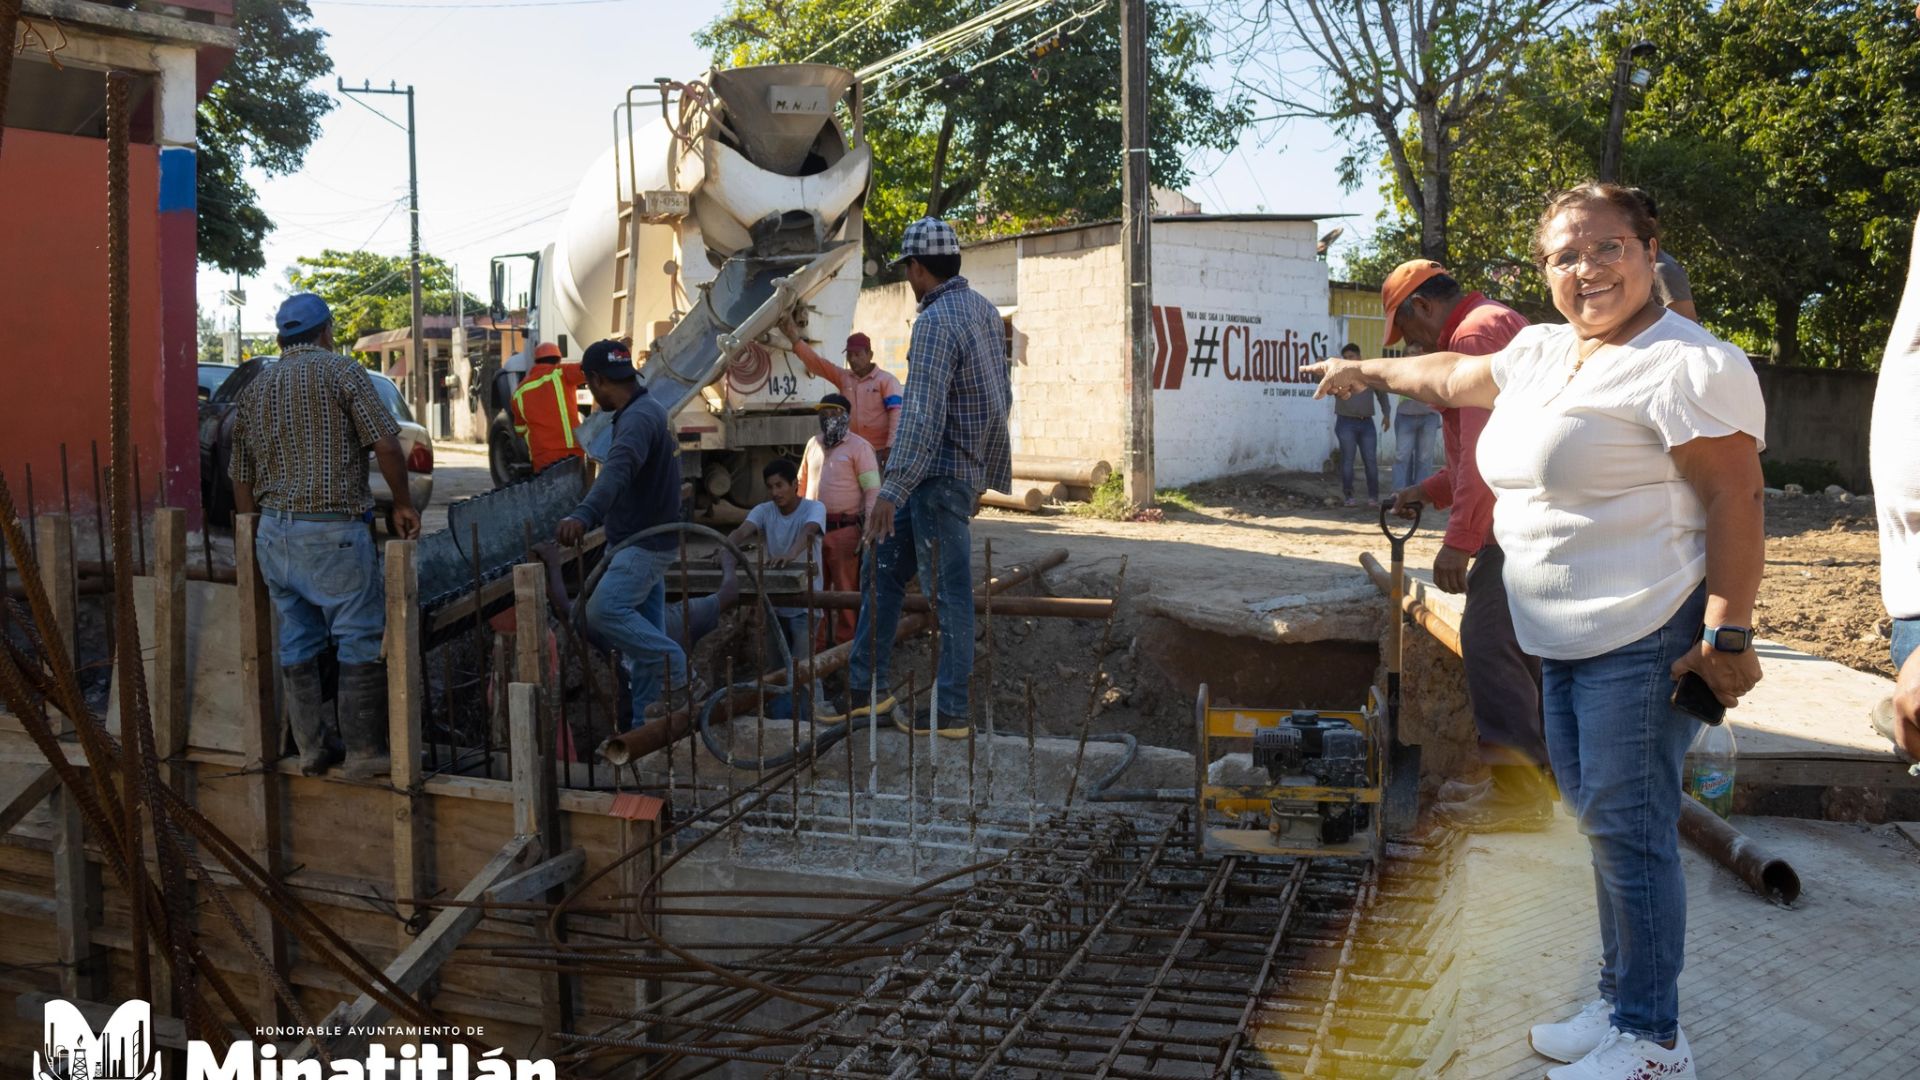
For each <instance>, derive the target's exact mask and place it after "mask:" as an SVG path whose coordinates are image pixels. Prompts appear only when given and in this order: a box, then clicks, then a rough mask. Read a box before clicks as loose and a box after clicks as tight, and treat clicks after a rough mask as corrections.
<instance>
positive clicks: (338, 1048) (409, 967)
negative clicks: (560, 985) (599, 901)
mask: <svg viewBox="0 0 1920 1080" xmlns="http://www.w3.org/2000/svg"><path fill="white" fill-rule="evenodd" d="M538 848H539V842H538V841H537V840H536V839H535V838H534V837H531V836H516V837H514V838H513V839H511V840H508V841H507V843H506V846H505V847H502V848H501V849H500V853H499V854H498V855H495V856H494V857H493V859H492V860H491V861H490V862H488V863H487V865H486V866H484V867H482V868H481V870H480V872H479V873H478V874H475V875H474V877H473V880H471V881H469V882H467V884H466V887H465V888H463V889H461V890H460V894H459V895H458V896H457V897H455V899H457V900H461V901H474V900H479V899H480V898H481V897H483V896H484V895H485V894H486V892H487V890H488V889H491V888H493V887H494V886H495V885H497V884H499V883H500V882H501V881H503V880H505V879H506V878H508V877H511V876H512V875H514V874H516V873H517V872H518V871H519V869H520V867H521V866H523V865H525V864H526V862H527V861H528V860H529V859H531V858H532V857H533V854H534V852H535V851H536V850H538ZM484 914H485V910H484V909H482V908H478V907H469V906H466V905H465V904H462V905H460V906H457V907H449V908H443V909H442V910H441V912H440V914H439V915H437V916H435V917H434V920H433V922H431V923H429V924H428V926H427V928H426V929H425V930H424V931H422V932H421V934H420V936H419V937H417V938H414V939H413V941H412V943H411V944H409V945H408V946H407V947H406V949H405V950H404V951H402V952H401V953H400V955H399V956H396V957H394V959H393V963H391V964H388V965H387V969H386V975H387V978H389V979H392V980H393V981H394V982H395V983H397V984H398V985H399V986H400V987H401V989H403V990H405V991H406V992H407V993H409V994H411V993H415V992H417V991H418V990H419V989H420V988H421V987H422V986H425V985H426V983H427V980H428V979H430V978H432V977H433V975H434V973H435V972H437V971H439V970H440V965H441V964H443V963H445V962H446V960H447V958H448V957H450V956H452V955H453V951H454V949H455V948H457V947H458V946H459V944H460V942H461V940H462V939H463V938H465V937H466V936H467V932H468V931H470V930H472V929H473V928H474V927H475V926H476V925H478V924H479V922H480V919H481V917H482V916H483V915H484ZM389 1015H391V1013H390V1011H389V1010H388V1009H387V1007H386V1006H384V1005H381V1004H379V1003H378V1002H376V1001H374V1000H373V998H372V997H370V996H367V995H364V994H363V995H361V996H360V997H358V998H355V999H354V1000H353V1002H352V1003H350V1004H347V1005H342V1006H341V1007H340V1008H337V1009H335V1010H333V1012H331V1013H329V1014H328V1015H327V1019H326V1020H325V1021H324V1022H323V1023H322V1024H321V1025H320V1026H321V1027H327V1028H342V1029H344V1030H343V1033H342V1034H341V1035H340V1037H339V1038H337V1039H335V1040H334V1041H333V1043H332V1044H331V1045H330V1046H329V1047H328V1050H329V1052H330V1053H331V1054H332V1055H333V1056H334V1057H336V1058H346V1059H352V1058H357V1057H360V1056H361V1055H362V1053H363V1052H364V1051H365V1049H366V1046H367V1036H366V1035H365V1034H364V1033H362V1034H356V1033H355V1032H354V1031H353V1029H354V1028H356V1027H359V1028H366V1027H369V1026H372V1025H374V1024H378V1023H379V1022H380V1021H382V1020H385V1019H386V1018H387V1017H388V1016H389ZM312 1053H313V1041H312V1040H311V1039H309V1040H306V1041H304V1042H302V1043H301V1044H300V1045H299V1046H298V1047H295V1048H294V1051H293V1054H292V1057H293V1058H294V1059H296V1060H298V1059H301V1058H305V1057H308V1056H309V1055H311V1054H312Z"/></svg>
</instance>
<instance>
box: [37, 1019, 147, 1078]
mask: <svg viewBox="0 0 1920 1080" xmlns="http://www.w3.org/2000/svg"><path fill="white" fill-rule="evenodd" d="M41 1019H42V1028H41V1039H40V1049H39V1050H38V1051H35V1053H34V1055H33V1080H160V1055H159V1051H158V1048H157V1047H156V1046H155V1045H154V1043H153V1007H152V1006H151V1005H149V1004H148V1003H147V1002H144V1001H140V1000H137V999H136V1000H134V1001H129V1002H127V1003H126V1004H124V1005H122V1006H120V1007H119V1008H118V1009H115V1010H114V1011H113V1016H112V1018H111V1019H109V1020H108V1021H107V1026H106V1027H105V1028H103V1029H101V1030H100V1031H99V1032H95V1031H94V1030H93V1025H92V1024H89V1023H88V1022H87V1018H86V1017H84V1016H82V1015H80V1010H79V1009H76V1008H74V1007H73V1005H72V1004H71V1003H70V1002H65V1001H60V1000H58V999H55V1000H53V1001H49V1002H47V1005H46V1009H45V1010H44V1011H43V1012H42V1014H41Z"/></svg>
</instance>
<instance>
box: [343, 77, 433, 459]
mask: <svg viewBox="0 0 1920 1080" xmlns="http://www.w3.org/2000/svg"><path fill="white" fill-rule="evenodd" d="M335 84H336V85H337V86H339V88H340V92H341V93H342V94H392V95H394V96H396V97H397V96H400V95H403V94H404V95H405V96H406V99H407V126H406V128H405V129H404V130H405V131H406V133H407V216H408V217H409V218H410V219H411V220H412V224H413V235H412V239H411V240H410V241H409V244H408V248H407V254H408V263H409V274H408V276H409V277H410V278H411V279H412V282H411V284H412V289H413V340H412V342H411V343H410V344H409V345H408V346H407V356H408V357H409V359H410V360H411V363H409V364H408V365H407V367H408V370H407V374H408V376H409V378H408V382H407V385H408V388H409V389H410V390H412V393H411V394H409V395H408V396H409V397H411V398H412V399H413V415H414V417H415V418H416V419H418V420H419V421H420V422H421V423H422V424H426V425H427V430H428V431H429V432H431V431H432V430H433V428H432V424H431V421H429V420H428V418H427V401H428V398H429V391H428V389H427V385H428V379H429V378H431V376H432V371H433V365H432V364H431V363H429V362H428V360H427V331H426V327H425V325H424V324H425V322H426V318H427V316H426V311H425V309H424V306H423V304H422V303H421V298H420V159H419V155H418V152H417V148H416V146H415V140H414V134H413V84H411V83H409V84H407V88H406V89H405V90H402V89H400V86H399V84H398V83H395V82H392V81H389V82H388V83H387V87H386V89H384V90H383V89H381V88H380V87H377V86H374V85H373V84H372V83H371V82H370V81H368V80H366V79H362V80H361V81H360V85H359V86H358V87H353V86H348V85H347V80H345V79H342V78H339V77H337V76H336V77H335ZM348 100H355V99H352V98H349V99H348ZM361 104H362V105H366V103H365V102H361ZM366 109H367V111H368V112H371V113H373V114H374V115H375V116H378V117H379V118H380V119H382V120H385V121H386V122H387V123H389V124H393V126H394V127H399V126H400V125H399V124H398V123H397V122H395V121H394V120H393V119H392V118H391V117H389V116H388V115H387V114H386V113H383V112H381V111H380V110H379V109H376V108H374V107H373V106H371V105H366Z"/></svg>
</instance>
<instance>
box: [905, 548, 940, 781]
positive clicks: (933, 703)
mask: <svg viewBox="0 0 1920 1080" xmlns="http://www.w3.org/2000/svg"><path fill="white" fill-rule="evenodd" d="M928 562H929V565H928V566H927V610H928V612H929V614H930V617H931V618H932V619H933V657H932V663H933V670H932V672H931V674H930V675H929V676H928V680H927V681H928V686H927V770H928V772H929V774H930V775H936V776H937V775H938V772H939V769H940V641H941V637H942V635H941V632H940V631H941V626H940V624H941V622H942V621H943V620H942V619H941V618H940V536H939V534H938V533H935V534H934V537H933V544H932V554H931V555H930V556H929V557H928ZM907 700H908V701H912V700H913V698H912V697H911V696H909V697H908V699H907ZM907 732H908V737H909V738H911V737H912V732H913V712H912V707H911V706H909V711H908V713H907ZM928 790H929V792H931V793H932V794H934V795H938V794H939V791H938V789H936V788H929V789H928Z"/></svg>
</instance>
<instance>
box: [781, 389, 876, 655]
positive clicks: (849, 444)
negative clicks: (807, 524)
mask: <svg viewBox="0 0 1920 1080" xmlns="http://www.w3.org/2000/svg"><path fill="white" fill-rule="evenodd" d="M817 408H818V409H819V413H820V434H818V435H815V436H814V437H813V438H811V439H808V440H807V451H806V453H805V454H803V455H801V457H800V485H799V486H800V494H801V496H802V497H804V498H808V499H814V500H817V501H819V502H820V503H822V504H824V505H825V506H826V508H827V535H826V539H825V541H824V543H823V545H822V549H823V553H822V555H821V561H822V562H823V563H824V564H825V565H824V566H823V567H822V568H821V569H822V571H823V572H824V574H825V576H826V580H827V588H828V589H831V590H835V591H846V592H858V591H859V590H860V529H861V527H862V526H863V525H864V524H865V523H866V517H867V514H868V513H870V512H871V511H872V510H873V500H874V499H875V498H876V497H878V496H879V494H880V462H879V458H878V456H877V455H876V454H875V453H874V450H873V444H872V443H870V442H868V441H867V440H866V439H863V438H861V437H860V436H859V435H856V434H854V433H853V431H852V422H853V406H852V405H851V403H849V402H848V400H847V399H846V397H844V396H842V395H840V394H828V395H827V396H826V397H823V398H821V399H820V404H819V405H818V406H817ZM858 614H859V613H858V612H854V611H836V612H834V613H832V615H831V616H830V617H828V618H826V619H822V620H821V621H820V623H819V626H818V628H817V629H816V631H815V634H816V637H817V639H818V640H817V642H816V645H815V647H816V648H825V647H826V646H828V645H832V644H836V643H838V642H842V641H849V640H851V639H852V638H853V627H854V620H855V619H856V618H857V617H858Z"/></svg>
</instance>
